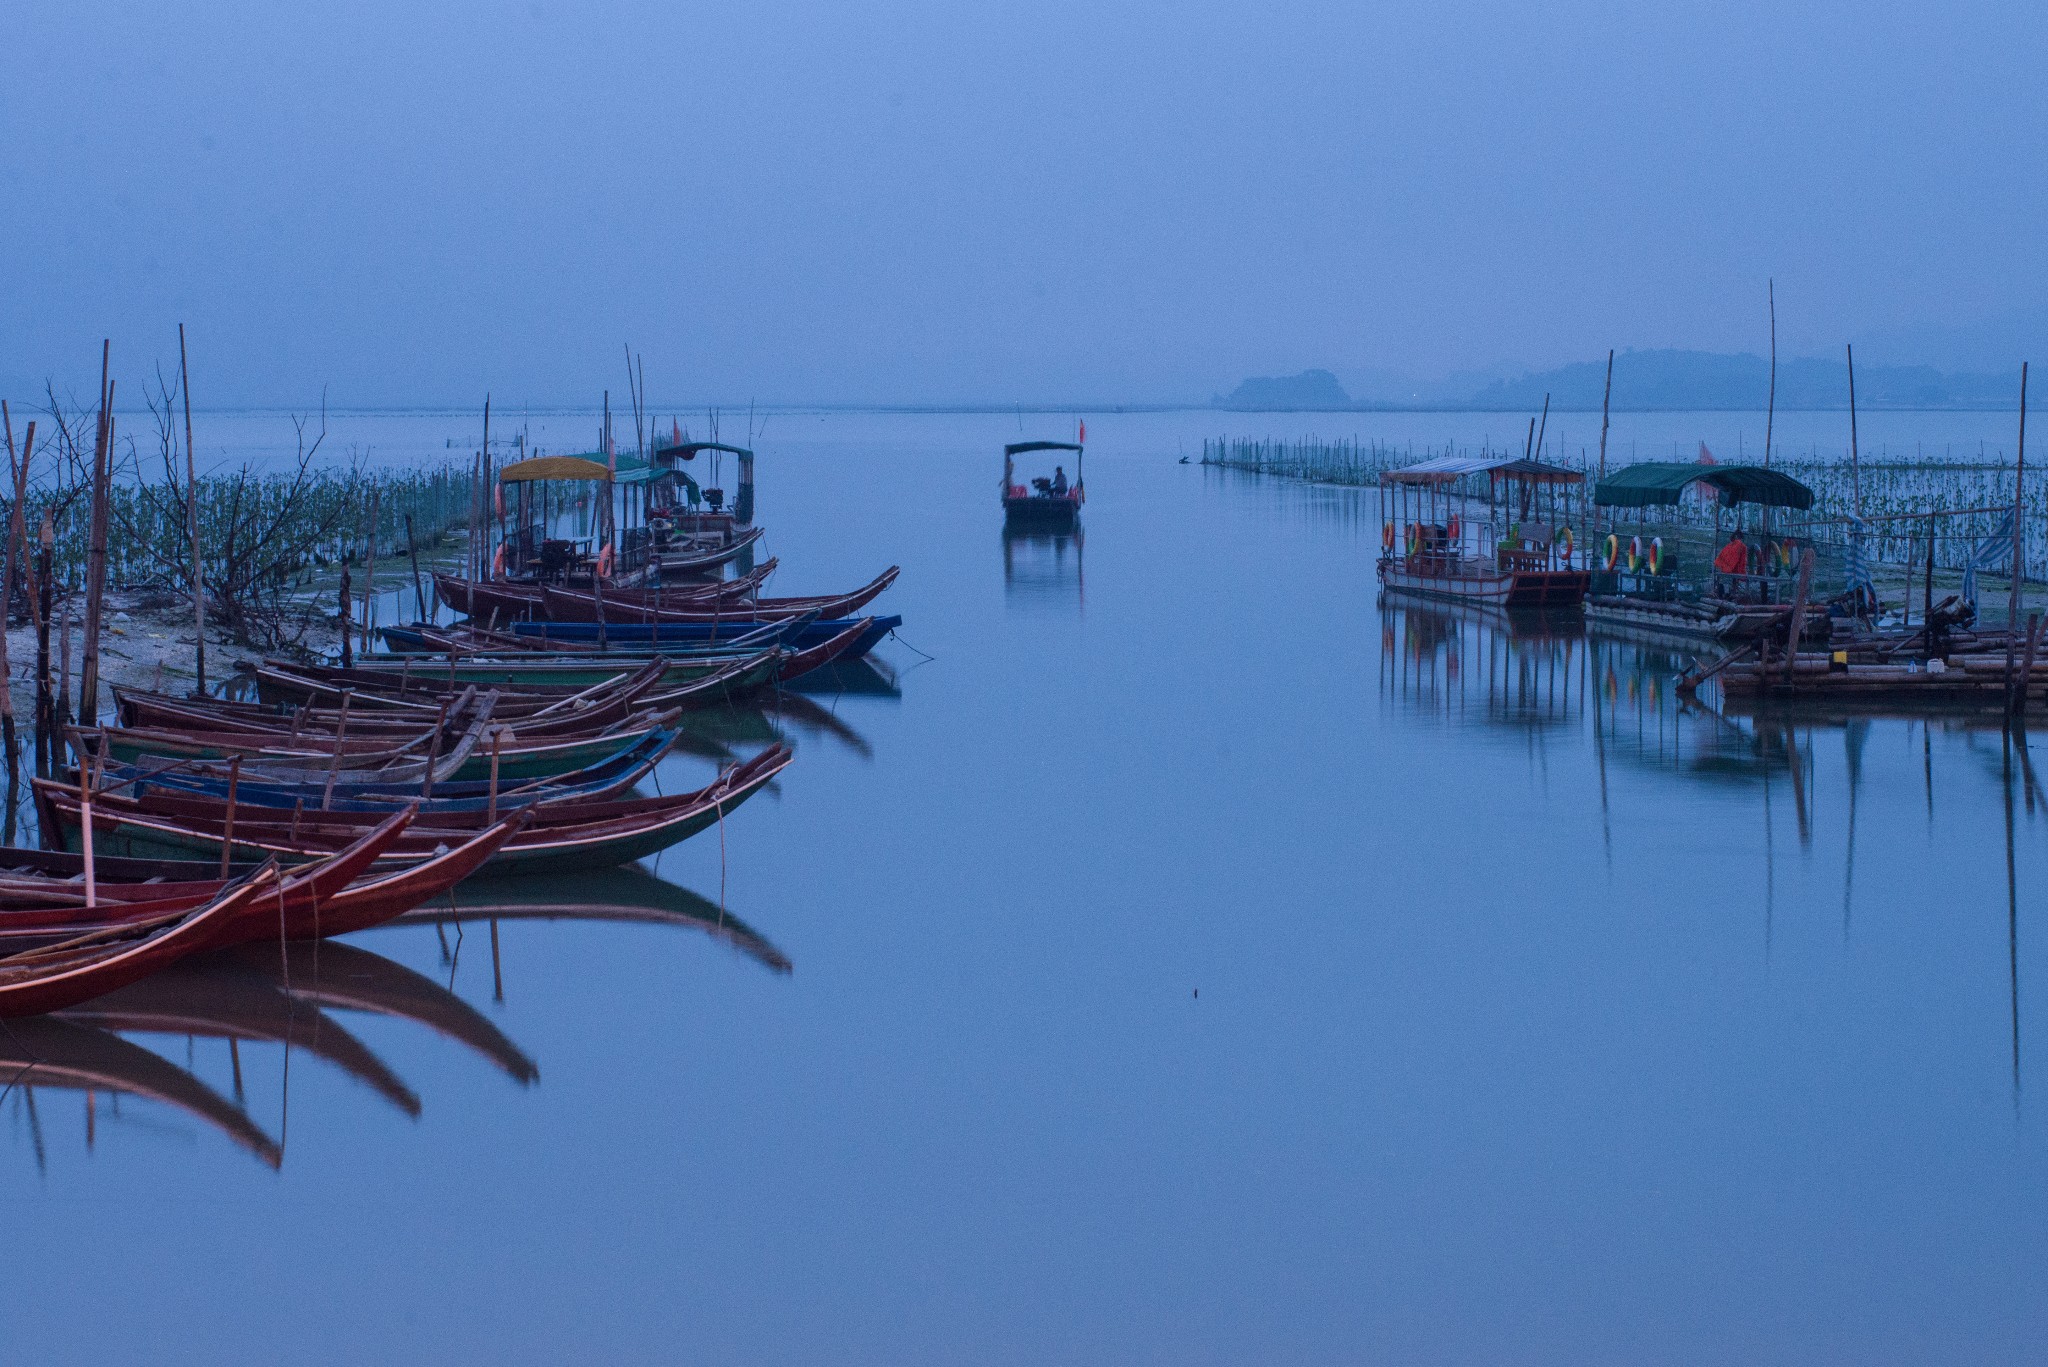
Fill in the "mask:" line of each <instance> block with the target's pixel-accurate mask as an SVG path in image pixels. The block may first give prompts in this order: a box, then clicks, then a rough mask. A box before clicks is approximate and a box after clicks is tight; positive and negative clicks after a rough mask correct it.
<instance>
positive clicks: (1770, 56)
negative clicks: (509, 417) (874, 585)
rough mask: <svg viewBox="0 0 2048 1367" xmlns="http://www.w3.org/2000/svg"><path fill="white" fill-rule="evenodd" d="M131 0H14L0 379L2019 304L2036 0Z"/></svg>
mask: <svg viewBox="0 0 2048 1367" xmlns="http://www.w3.org/2000/svg"><path fill="white" fill-rule="evenodd" d="M114 13H115V12H113V11H104V10H99V9H94V8H91V7H75V8H65V9H46V10H40V11H24V12H20V13H17V14H16V15H15V16H14V18H13V22H12V23H11V24H10V25H9V29H8V31H9V34H10V36H11V37H13V38H14V39H15V43H14V44H13V46H14V48H15V50H16V51H18V52H25V53H29V54H33V68H34V76H33V78H32V79H28V80H23V81H17V82H14V83H10V91H9V94H8V95H7V96H5V97H4V100H5V103H4V104H0V110H4V118H5V121H6V125H7V144H8V146H9V147H10V149H11V153H12V154H11V155H10V156H9V157H8V159H7V163H6V165H5V167H4V170H0V186H4V188H5V189H6V190H7V192H8V193H7V194H6V195H5V196H4V202H0V225H4V230H5V232H6V235H7V239H8V241H9V242H10V243H11V244H12V245H13V247H14V249H15V257H16V260H17V262H18V263H20V264H19V266H18V269H20V270H21V271H22V272H23V279H24V284H23V287H21V288H18V289H17V290H15V291H12V292H10V293H9V295H8V297H7V300H6V303H5V305H4V308H5V313H4V314H0V317H4V319H5V326H4V328H0V380H4V381H5V382H6V384H7V385H9V386H15V385H18V384H19V383H20V382H23V381H26V382H28V383H30V384H35V383H37V382H39V381H40V380H41V379H42V378H43V377H45V376H54V377H56V378H57V379H59V381H60V382H61V383H63V384H65V385H67V386H69V387H72V388H73V389H82V390H85V391H88V392H89V391H90V389H91V387H92V384H93V381H94V379H95V378H96V375H95V372H96V368H97V361H98V356H97V350H98V346H99V341H100V339H101V338H102V337H111V338H112V339H113V341H114V354H115V365H116V371H117V374H118V375H119V376H120V378H121V384H122V387H123V393H124V394H129V395H132V394H135V393H136V391H137V390H138V389H139V387H140V386H141V384H142V382H143V380H144V377H145V376H146V375H147V373H148V369H149V366H150V365H151V364H152V363H153V362H156V361H163V362H165V363H167V365H174V364H175V357H176V347H177V332H176V329H177V324H178V323H179V322H180V321H182V322H184V323H186V324H187V326H188V328H189V330H190V334H191V347H192V362H193V371H194V390H195V395H196V397H197V399H198V401H199V402H200V403H201V404H202V405H207V404H223V405H237V406H248V405H258V406H264V407H291V408H298V409H305V408H309V407H312V406H314V405H317V403H318V402H319V397H320V393H321V391H322V388H323V387H324V388H325V389H326V391H327V394H328V400H329V403H330V404H332V405H335V406H337V407H355V408H361V407H408V408H418V407H436V408H437V407H443V406H454V405H460V404H462V403H464V402H466V401H471V400H474V401H477V402H480V401H481V398H482V396H483V395H484V394H485V393H486V392H489V393H492V394H494V395H496V396H497V397H498V398H499V399H500V400H501V401H503V402H507V403H531V404H534V405H543V404H546V405H561V404H564V403H573V404H594V403H595V402H596V401H597V399H598V397H599V395H600V393H601V392H602V391H603V390H605V389H610V390H611V391H612V393H613V398H614V406H615V407H619V406H621V404H620V399H621V396H622V395H623V392H624V390H625V387H626V386H625V375H624V373H623V366H624V354H623V350H622V346H621V343H622V342H631V344H632V345H633V346H634V348H635V349H636V350H637V351H638V352H639V353H641V355H643V356H644V358H645V363H646V367H647V379H648V385H649V389H650V391H651V394H652V396H653V401H654V402H655V403H656V404H657V405H660V404H662V403H663V402H664V401H665V400H664V397H663V396H665V395H689V396H697V397H695V398H692V399H691V400H689V402H702V401H703V400H702V397H701V396H705V395H711V396H720V401H722V402H725V403H727V404H737V403H743V402H745V400H746V399H747V398H749V397H751V398H754V399H756V400H758V401H760V402H762V403H769V404H776V405H781V406H788V405H835V406H836V405H863V406H869V405H891V406H908V407H918V406H942V407H962V406H972V407H989V408H1000V407H1003V406H1006V405H1010V404H1022V405H1024V406H1027V407H1028V406H1032V405H1035V404H1036V405H1045V404H1057V405H1059V406H1075V407H1086V406H1103V405H1108V404H1115V403H1123V404H1172V403H1186V404H1194V405H1200V404H1202V403H1205V402H1206V401H1207V400H1208V399H1209V397H1210V396H1211V395H1212V394H1217V393H1227V392H1228V391H1229V390H1230V389H1231V387H1232V386H1234V385H1236V384H1237V383H1238V382H1239V381H1241V380H1243V379H1245V378H1247V377H1253V376H1265V375H1288V374H1293V373H1296V372H1299V371H1301V370H1305V369H1310V368H1327V369H1329V370H1331V371H1333V372H1335V373H1336V374H1338V375H1339V376H1340V377H1345V378H1346V379H1347V382H1349V383H1351V384H1354V385H1360V386H1365V385H1379V386H1381V387H1386V386H1399V385H1402V384H1406V383H1409V382H1411V381H1413V382H1418V383H1422V382H1433V381H1439V380H1443V379H1444V378H1445V377H1452V376H1455V375H1456V374H1458V373H1460V372H1463V373H1464V374H1466V375H1468V376H1471V377H1474V378H1477V379H1478V380H1479V381H1480V382H1481V383H1484V382H1485V381H1487V380H1491V379H1508V378H1512V377H1514V376H1516V375H1518V374H1520V373H1522V372H1524V371H1528V370H1541V369H1544V368H1546V367H1554V366H1559V365H1563V364H1566V363H1571V362H1583V361H1586V360H1589V359H1591V358H1594V357H1599V356H1604V355H1605V353H1606V351H1607V349H1608V348H1609V347H1614V348H1618V349H1623V350H1626V349H1629V348H1639V349H1656V348H1666V347H1670V348H1689V349H1699V350H1705V351H1715V352H1727V353H1740V352H1747V353H1752V354H1761V353H1762V352H1763V351H1764V350H1765V349H1766V348H1767V345H1768V334H1767V316H1766V310H1765V287H1766V281H1767V280H1769V279H1772V278H1775V280H1776V287H1777V296H1778V324H1779V348H1780V354H1781V356H1814V357H1825V356H1829V355H1837V354H1839V350H1840V347H1841V344H1842V343H1843V342H1844V341H1850V342H1854V343H1856V344H1857V347H1858V355H1859V360H1862V359H1865V358H1866V357H1867V359H1868V360H1869V361H1870V362H1871V363H1873V364H1879V363H1891V364H1926V365H1932V366H1935V367H1938V368H1942V369H1948V370H1972V371H1983V370H1990V369H1994V368H1996V369H2003V368H2005V367H2007V366H2010V367H2012V368H2014V369H2016V368H2017V365H2018V363H2019V361H2020V360H2021V359H2024V358H2025V352H2026V350H2027V349H2028V347H2029V346H2031V345H2032V344H2034V343H2037V342H2040V341H2043V340H2048V308H2044V307H2043V306H2041V305H2039V304H2037V303H2035V302H2033V301H2036V300H2038V299H2040V297H2041V295H2042V291H2043V286H2044V285H2048V265H2044V263H2042V262H2041V261H2040V260H2039V259H2038V256H2037V255H2027V254H2020V253H2015V252H2013V251H2012V247H2011V242H2012V234H2013V233H2014V231H2015V230H2016V229H2017V228H2018V227H2019V225H2022V224H2024V223H2025V222H2027V221H2030V220H2037V219H2039V218H2040V216H2041V213H2042V211H2043V209H2044V208H2048V186H2044V185H2043V183H2042V182H2041V180H2040V178H2039V177H2035V176H2027V175H2016V174H2013V173H2012V171H2011V169H2010V168H2012V167H2015V166H2024V165H2027V164H2029V163H2030V158H2031V154H2032V150H2033V149H2032V141H2033V138H2032V135H2031V133H2030V132H2029V130H2031V129H2035V128H2038V127H2040V126H2042V122H2043V119H2042V114H2043V113H2044V109H2043V105H2044V103H2048V96H2044V94H2043V92H2042V90H2041V88H2040V85H2039V83H2038V81H2034V80H2032V79H2030V78H2031V77H2032V75H2033V72H2032V69H2031V66H2032V64H2031V63H2030V61H2029V60H2028V57H2027V54H2028V53H2030V52H2038V51H2040V50H2042V44H2041V41H2040V40H2041V39H2042V37H2043V36H2044V33H2043V30H2044V28H2048V23H2044V19H2043V17H2042V15H2041V14H2040V13H2039V11H2038V10H2036V9H2034V8H2031V7H2023V6H2019V5H2012V4H1985V5H1975V6H1970V7H1967V8H1966V9H1964V10H1961V11H1955V10H1944V11H1942V12H1940V13H1938V14H1937V13H1931V12H1924V11H1921V10H1918V9H1913V8H1907V7H1903V6H1897V7H1889V8H1882V9H1880V10H1879V11H1877V12H1875V13H1874V14H1870V13H1866V14H1865V16H1864V17H1863V18H1862V19H1861V20H1859V22H1858V23H1856V24H1854V25H1849V26H1844V25H1843V24H1841V23H1840V21H1839V14H1838V12H1837V11H1836V10H1835V9H1834V8H1833V7H1827V6H1821V5H1818V4H1812V3H1801V4H1792V5H1787V6H1778V7H1772V8H1770V9H1768V10H1766V9H1763V8H1757V9H1754V10H1733V11H1731V10H1729V9H1727V8H1726V7H1722V6H1705V5H1681V6H1674V7H1663V8H1660V9H1657V10H1654V11H1636V10H1625V11H1618V10H1615V9H1613V8H1612V7H1610V6H1606V5H1598V4H1592V3H1579V4H1569V5H1566V6H1562V7H1553V8H1549V9H1546V10H1544V11H1542V12H1541V13H1525V12H1523V11H1520V10H1518V9H1514V8H1510V7H1504V6H1499V5H1487V4H1477V5H1457V6H1445V7H1434V8H1431V9H1429V10H1427V11H1414V10H1409V9H1378V10H1375V9H1366V10H1356V11H1354V10H1350V9H1344V8H1338V7H1327V8H1326V7H1320V6H1313V5H1292V6H1282V7H1278V8H1275V7H1260V8H1259V9H1257V10H1255V11H1253V10H1246V11H1231V10H1223V9H1211V10H1204V11H1201V12H1199V13H1192V14H1190V13H1188V12H1186V11H1184V10H1182V9H1179V8H1168V7H1165V6H1156V5H1142V4H1124V5H1113V6H1108V7H1102V6H1086V7H1084V6H1078V5H1046V6H1038V7H1033V8H1029V9H1019V10H1014V11H1005V12H1003V13H1001V14H994V15H991V14H986V13H980V12H974V13H962V12H957V11H955V10H953V9H951V8H948V7H941V6H933V5H900V6H893V7H890V8H888V9H885V10H881V11H862V12H860V13H849V12H842V11H838V10H833V9H826V8H820V7H813V6H801V5H798V6H780V7H768V8H761V7H755V8H750V9H748V10H746V11H744V12H740V11H732V12H704V13H688V14H686V13H678V12H674V11H671V10H670V9H668V8H666V7H662V6H655V5H646V4H637V3H615V4H600V5H595V6H578V7H573V8H572V7H568V6H563V5H559V4H529V5H525V6H522V7H520V8H519V9H518V10H517V11H516V12H514V13H510V14H500V13H498V12H497V11H496V10H495V9H493V8H489V7H483V6H475V5H451V6H444V7H435V8H433V9H431V10H427V11H421V10H418V9H416V8H412V7H408V8H405V9H400V8H399V7H397V6H395V5H390V4H371V5H366V6H359V7H355V8H352V9H349V10H347V11H318V12H313V11H307V12H302V11H296V10H294V11H276V10H272V9H269V8H262V7H243V6H235V5H229V4H213V5H206V6H202V7H201V8H200V9H199V10H197V11H196V12H182V11H181V12H177V13H171V12H161V13H133V14H131V13H120V14H119V16H118V22H115V20H114V18H113V15H114ZM1987 90H1988V91H1993V92H1996V97H1995V98H1986V97H1985V96H1984V94H1983V92H1985V91H1987ZM2043 354H2048V348H2043Z"/></svg>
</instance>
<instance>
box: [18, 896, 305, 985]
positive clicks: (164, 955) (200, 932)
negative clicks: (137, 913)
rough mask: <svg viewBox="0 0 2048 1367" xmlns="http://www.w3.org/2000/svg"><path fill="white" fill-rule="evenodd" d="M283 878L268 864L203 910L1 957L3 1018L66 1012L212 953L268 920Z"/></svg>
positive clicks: (135, 923) (85, 934)
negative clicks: (247, 926) (259, 921)
mask: <svg viewBox="0 0 2048 1367" xmlns="http://www.w3.org/2000/svg"><path fill="white" fill-rule="evenodd" d="M281 881H282V875H281V874H280V872H279V870H278V868H277V866H276V864H274V863H268V864H265V865H264V866H263V867H262V868H260V869H258V870H257V871H256V872H255V873H253V874H250V875H249V876H247V877H246V878H242V879H239V880H237V881H236V882H235V883H233V884H232V885H231V886H229V887H228V888H225V889H223V890H222V891H221V893H220V895H219V896H217V897H214V898H213V899H212V900H210V901H208V902H206V903H204V904H202V905H200V906H197V907H193V908H189V909H187V910H184V911H178V912H171V913H167V914H165V915H162V916H157V917H153V918H150V919H148V920H143V921H136V922H133V923H129V924H124V925H120V926H115V927H110V928H107V929H103V930H95V931H88V932H86V933H84V934H81V935H78V936H74V937H72V938H70V939H66V940H60V941H58V942H57V943H55V944H50V945H41V946H38V947H36V948H34V949H24V950H19V951H17V952H15V953H13V954H8V955H4V956H0V1017H15V1016H40V1015H44V1014H46V1013H47V1012H51V1011H61V1010H63V1009H64V1008H65V1007H67V1006H76V1005H77V1004H78V1003H80V1002H82V1001H89V1000H91V999H92V998H94V997H97V996H100V995H102V994H103V993H107V992H112V991H113V990H114V989H115V988H118V987H126V986H127V985H128V984H129V983H132V982H140V981H141V980H142V979H143V978H146V977H148V976H149V975H150V974H151V973H154V972H155V971H156V970H157V969H159V968H162V967H163V966H164V965H166V964H171V963H176V962H177V961H178V960H179V959H182V958H184V957H185V956H186V955H188V954H196V953H198V952H199V951H200V950H202V949H211V948H213V947H214V946H215V945H218V944H221V943H223V942H225V941H226V940H227V939H228V938H229V937H230V936H232V935H234V934H236V933H237V932H239V931H240V930H241V929H242V927H243V925H244V923H245V922H248V921H251V920H253V919H256V918H260V917H263V916H265V915H266V914H267V913H268V912H269V911H270V908H269V907H268V906H267V905H265V904H266V903H267V902H268V901H270V900H271V894H274V893H275V892H276V890H277V888H278V886H279V884H280V883H281Z"/></svg>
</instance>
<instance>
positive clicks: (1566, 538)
mask: <svg viewBox="0 0 2048 1367" xmlns="http://www.w3.org/2000/svg"><path fill="white" fill-rule="evenodd" d="M1572 545H1573V542H1572V529H1571V528H1570V527H1559V528H1558V529H1557V553H1558V554H1559V555H1561V556H1563V557H1564V558H1565V559H1566V560H1570V559H1571V558H1572Z"/></svg>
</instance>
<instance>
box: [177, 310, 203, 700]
mask: <svg viewBox="0 0 2048 1367" xmlns="http://www.w3.org/2000/svg"><path fill="white" fill-rule="evenodd" d="M178 391H179V393H181V394H182V395H183V396H184V399H185V535H186V537H187V538H188V539H189V540H190V541H191V543H192V639H193V641H194V643H195V650H194V654H193V660H194V669H195V670H196V672H197V673H198V675H199V679H198V682H197V683H196V684H195V685H194V687H193V689H192V691H193V692H194V693H195V694H198V695H201V696H203V695H204V694H205V692H206V581H205V579H204V578H202V577H201V573H200V568H199V458H198V456H196V455H195V454H193V451H192V370H191V367H190V366H188V365H187V364H186V362H185V325H184V324H183V323H180V324H178Z"/></svg>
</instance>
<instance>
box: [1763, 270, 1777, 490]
mask: <svg viewBox="0 0 2048 1367" xmlns="http://www.w3.org/2000/svg"><path fill="white" fill-rule="evenodd" d="M1765 288H1766V289H1767V290H1769V292H1770V294H1769V297H1770V302H1771V393H1770V397H1769V398H1768V399H1766V400H1765V402H1764V469H1766V470H1768V469H1770V468H1771V428H1772V425H1773V424H1774V423H1775V422H1776V420H1777V417H1778V282H1777V281H1776V280H1772V281H1769V282H1768V283H1767V284H1766V286H1765ZM1766 516H1768V514H1766Z"/></svg>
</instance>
